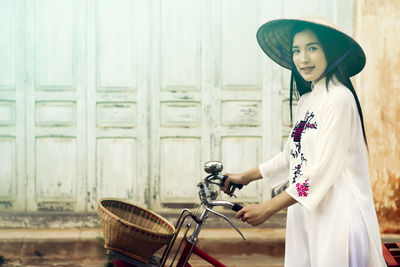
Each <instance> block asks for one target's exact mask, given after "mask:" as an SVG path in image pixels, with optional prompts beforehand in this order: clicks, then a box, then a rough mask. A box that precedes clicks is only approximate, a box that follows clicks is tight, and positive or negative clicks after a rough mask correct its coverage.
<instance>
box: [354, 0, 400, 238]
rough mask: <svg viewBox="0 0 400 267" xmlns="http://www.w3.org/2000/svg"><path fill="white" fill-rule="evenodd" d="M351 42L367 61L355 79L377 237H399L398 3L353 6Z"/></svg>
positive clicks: (382, 0)
mask: <svg viewBox="0 0 400 267" xmlns="http://www.w3.org/2000/svg"><path fill="white" fill-rule="evenodd" d="M354 19H355V23H354V25H355V37H356V39H357V40H358V41H359V42H360V43H361V45H362V47H363V48H364V51H365V54H366V56H367V64H366V66H365V69H364V70H363V71H362V72H361V74H360V75H358V77H357V78H356V87H357V91H358V93H359V96H360V101H361V105H362V106H363V110H364V117H365V124H366V132H367V138H368V142H369V157H370V174H371V184H372V190H373V194H374V199H375V207H376V209H377V213H378V219H379V223H380V226H381V231H382V232H386V233H393V232H396V233H400V223H399V221H400V120H399V118H400V1H396V0H357V1H355V17H354Z"/></svg>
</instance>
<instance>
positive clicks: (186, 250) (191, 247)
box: [176, 240, 227, 267]
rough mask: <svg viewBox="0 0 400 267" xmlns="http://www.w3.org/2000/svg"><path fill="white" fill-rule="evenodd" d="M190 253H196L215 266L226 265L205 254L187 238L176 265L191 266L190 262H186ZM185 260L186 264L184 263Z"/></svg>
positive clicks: (177, 266)
mask: <svg viewBox="0 0 400 267" xmlns="http://www.w3.org/2000/svg"><path fill="white" fill-rule="evenodd" d="M192 253H194V254H196V255H197V256H199V257H200V258H202V259H203V260H205V261H207V262H208V263H210V264H212V265H214V266H216V267H227V266H226V265H224V264H222V263H221V262H219V261H218V260H217V259H215V258H213V257H211V256H210V255H208V254H207V252H205V251H203V250H201V249H199V248H198V247H197V246H196V245H193V244H191V243H189V242H188V241H187V240H186V241H185V248H184V249H183V252H182V254H181V256H180V258H179V261H178V265H176V267H191V265H190V263H189V262H188V261H189V259H190V256H191V255H192ZM185 261H186V264H185ZM184 264H185V265H184Z"/></svg>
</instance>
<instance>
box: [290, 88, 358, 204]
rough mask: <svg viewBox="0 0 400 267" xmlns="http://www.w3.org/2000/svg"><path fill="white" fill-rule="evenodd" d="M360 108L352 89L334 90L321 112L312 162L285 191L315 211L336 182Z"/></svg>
mask: <svg viewBox="0 0 400 267" xmlns="http://www.w3.org/2000/svg"><path fill="white" fill-rule="evenodd" d="M356 116H358V114H357V108H356V106H355V102H354V98H353V95H352V94H351V92H350V91H349V90H347V89H345V90H335V92H332V94H330V96H329V101H328V103H326V104H325V106H324V107H323V112H322V113H321V117H320V119H321V121H320V127H321V128H320V129H319V133H318V135H317V136H316V137H315V138H318V141H317V142H316V147H315V148H314V149H315V150H314V151H315V152H314V156H313V160H312V162H310V165H308V166H307V168H306V169H305V170H304V171H303V173H302V175H300V176H299V177H297V179H296V182H295V183H291V184H290V186H289V187H288V188H287V189H286V192H287V193H288V194H290V195H291V196H292V197H293V198H294V199H296V200H297V201H298V202H299V203H300V204H301V205H303V206H304V207H306V208H307V209H308V210H310V211H313V210H314V209H315V208H316V207H317V206H318V204H319V203H320V201H321V200H322V199H323V197H324V196H325V194H326V192H327V191H328V190H329V188H330V187H331V186H332V184H333V183H334V182H335V180H336V179H337V177H338V176H339V173H340V171H341V169H342V168H343V166H344V163H345V161H346V155H347V153H348V150H349V147H350V145H351V143H352V140H353V139H354V129H355V126H354V124H355V123H359V120H357V117H356Z"/></svg>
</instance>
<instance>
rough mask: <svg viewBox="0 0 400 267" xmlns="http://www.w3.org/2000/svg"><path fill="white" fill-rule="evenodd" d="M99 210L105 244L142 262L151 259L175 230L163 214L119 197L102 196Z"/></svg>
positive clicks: (108, 247)
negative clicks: (103, 197) (106, 197)
mask: <svg viewBox="0 0 400 267" xmlns="http://www.w3.org/2000/svg"><path fill="white" fill-rule="evenodd" d="M97 213H98V215H99V218H100V224H101V227H102V230H103V235H104V241H105V245H104V247H105V248H107V249H112V250H115V251H118V252H121V253H123V254H125V255H127V256H130V257H132V258H134V259H136V260H139V261H142V262H146V263H147V262H149V260H150V258H151V256H152V255H153V254H154V253H155V252H156V251H157V250H159V249H160V248H161V247H162V246H164V245H166V244H168V243H169V242H170V241H171V239H172V237H173V235H174V233H175V227H174V226H173V225H172V224H171V223H169V222H168V221H167V220H166V219H164V218H163V217H161V216H160V215H158V214H156V213H154V212H152V211H150V210H148V209H145V208H142V207H139V206H137V205H135V204H132V203H129V202H125V201H122V200H119V199H112V198H108V199H101V200H100V201H99V204H98V210H97Z"/></svg>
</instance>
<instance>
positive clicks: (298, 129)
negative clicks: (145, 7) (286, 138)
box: [291, 111, 317, 142]
mask: <svg viewBox="0 0 400 267" xmlns="http://www.w3.org/2000/svg"><path fill="white" fill-rule="evenodd" d="M313 118H314V113H313V112H311V113H309V112H308V111H307V112H306V115H305V116H304V120H301V121H299V122H298V123H296V125H295V127H294V129H293V132H292V134H291V137H292V138H293V141H294V142H300V141H301V135H302V133H304V132H305V130H307V129H308V128H311V129H317V123H316V122H314V123H311V120H312V119H313Z"/></svg>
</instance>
